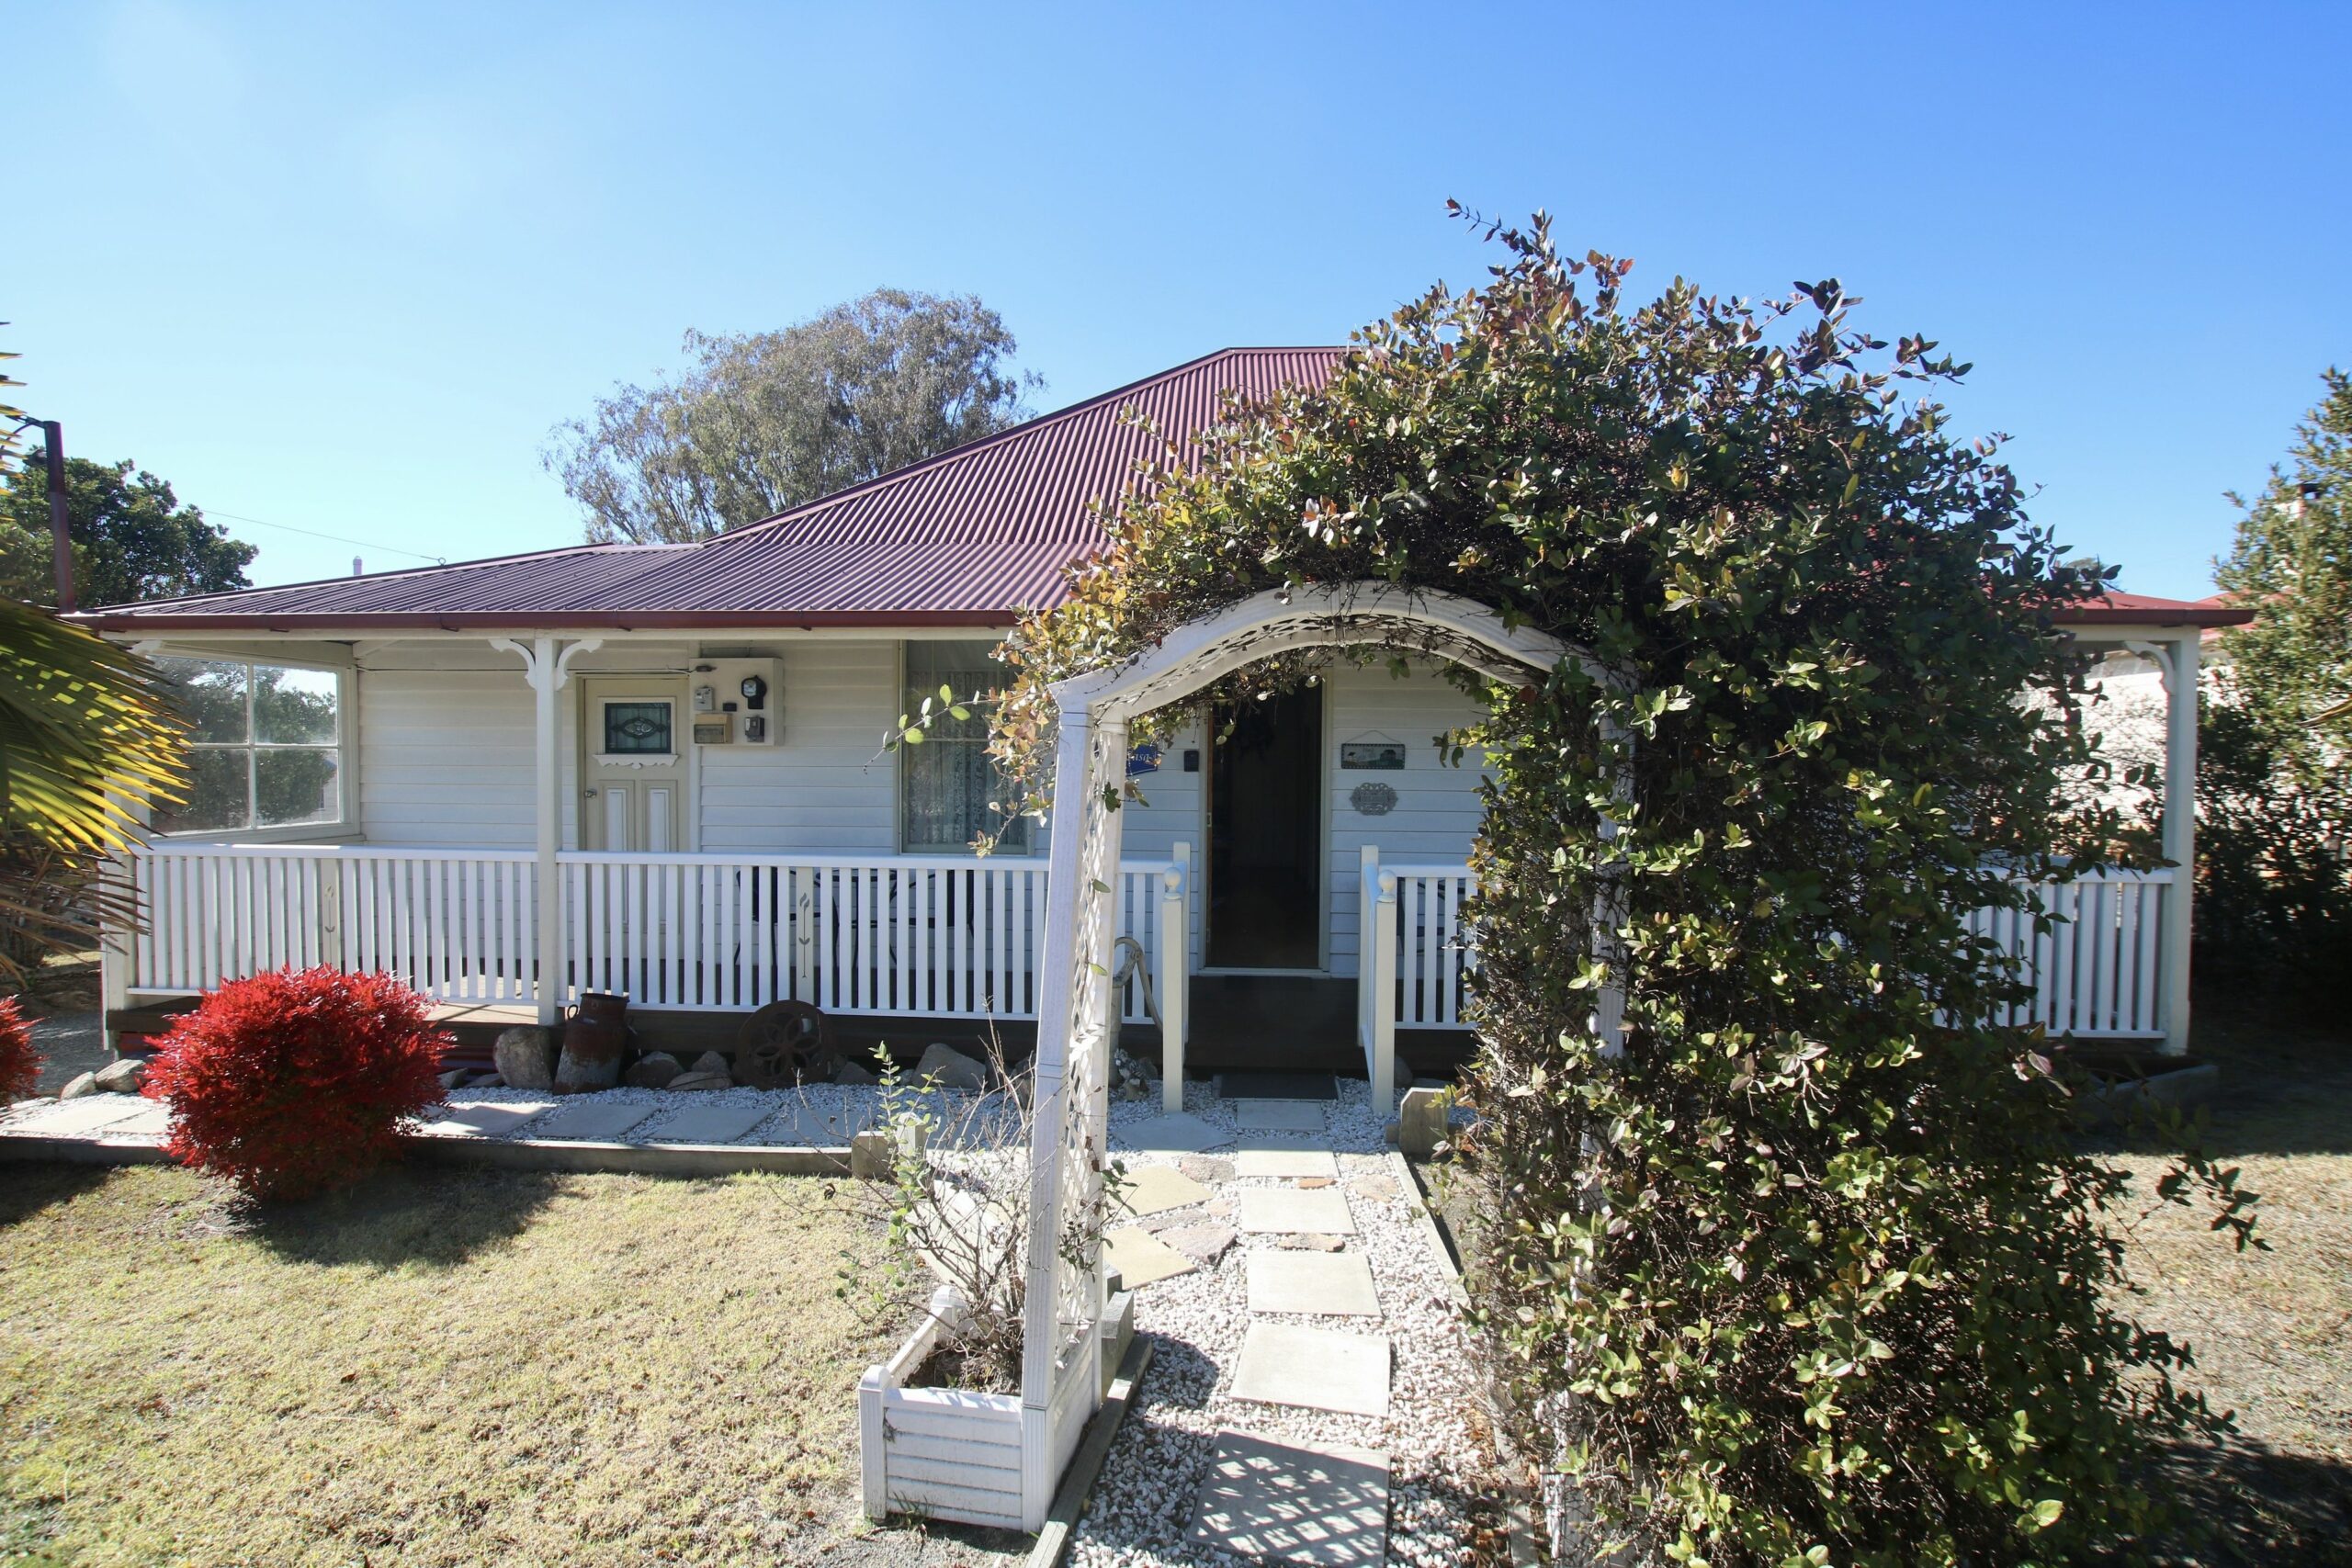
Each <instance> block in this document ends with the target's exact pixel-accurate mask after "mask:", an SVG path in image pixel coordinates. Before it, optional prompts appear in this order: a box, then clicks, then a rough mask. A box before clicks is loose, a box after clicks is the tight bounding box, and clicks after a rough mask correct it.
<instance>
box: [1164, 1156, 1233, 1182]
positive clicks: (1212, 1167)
mask: <svg viewBox="0 0 2352 1568" xmlns="http://www.w3.org/2000/svg"><path fill="white" fill-rule="evenodd" d="M1176 1168H1177V1169H1179V1170H1181V1171H1182V1172H1183V1173H1184V1174H1185V1175H1187V1176H1189V1177H1191V1178H1192V1179H1193V1180H1195V1181H1230V1180H1232V1179H1233V1169H1234V1166H1233V1162H1232V1161H1231V1160H1229V1159H1220V1158H1218V1157H1217V1156H1215V1155H1186V1156H1184V1157H1183V1158H1182V1159H1180V1160H1178V1161H1177V1162H1176Z"/></svg>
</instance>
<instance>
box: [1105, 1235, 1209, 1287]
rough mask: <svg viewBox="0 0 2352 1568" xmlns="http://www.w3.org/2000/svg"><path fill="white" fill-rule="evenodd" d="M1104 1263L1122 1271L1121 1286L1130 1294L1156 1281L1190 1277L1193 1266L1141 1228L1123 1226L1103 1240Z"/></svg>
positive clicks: (1120, 1272)
mask: <svg viewBox="0 0 2352 1568" xmlns="http://www.w3.org/2000/svg"><path fill="white" fill-rule="evenodd" d="M1103 1262H1104V1263H1105V1264H1107V1265H1108V1266H1109V1267H1111V1268H1113V1269H1117V1270H1118V1271H1119V1282H1120V1283H1121V1284H1122V1285H1124V1286H1125V1288H1126V1289H1128V1290H1130V1291H1134V1290H1140V1289H1141V1288H1142V1287H1144V1286H1146V1285H1148V1284H1151V1283H1153V1282H1154V1281H1155V1280H1168V1279H1173V1278H1174V1277H1175V1276H1177V1275H1179V1274H1189V1273H1191V1272H1192V1271H1193V1268H1194V1264H1193V1260H1192V1259H1191V1258H1187V1257H1185V1256H1184V1254H1182V1253H1181V1252H1179V1251H1177V1250H1176V1249H1175V1248H1174V1247H1170V1246H1169V1245H1168V1244H1167V1243H1166V1242H1164V1241H1162V1240H1160V1239H1159V1237H1158V1236H1156V1235H1152V1234H1151V1233H1150V1232H1149V1231H1148V1230H1146V1229H1144V1228H1143V1227H1142V1226H1141V1225H1122V1226H1121V1227H1120V1228H1119V1229H1117V1230H1114V1231H1110V1232H1106V1233H1105V1234H1104V1235H1103Z"/></svg>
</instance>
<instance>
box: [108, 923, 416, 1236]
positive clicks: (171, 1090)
mask: <svg viewBox="0 0 2352 1568" xmlns="http://www.w3.org/2000/svg"><path fill="white" fill-rule="evenodd" d="M430 1008H431V1004H430V1003H429V1002H427V1001H426V1000H425V998H423V997H421V996H419V995H418V994H417V993H416V992H414V991H413V990H411V989H409V988H408V987H406V986H404V985H402V984H401V983H400V982H399V981H398V980H395V979H393V978H392V977H391V976H389V975H346V974H345V973H343V972H342V971H341V970H337V969H324V968H321V969H304V970H300V971H299V972H298V971H294V970H284V969H281V970H278V971H277V972H276V973H273V974H268V975H257V976H254V978H252V979H250V980H232V981H229V982H228V983H226V984H224V985H223V986H222V987H220V989H219V990H217V991H214V992H212V993H210V994H209V995H208V996H207V997H205V998H204V999H203V1001H202V1002H200V1003H199V1004H198V1007H197V1009H196V1010H195V1011H194V1012H191V1013H187V1014H185V1015H184V1016H182V1017H181V1018H180V1019H179V1020H178V1021H176V1023H175V1025H174V1027H173V1029H172V1032H171V1033H169V1034H168V1035H165V1036H164V1041H163V1044H162V1048H161V1049H160V1051H159V1052H158V1053H157V1055H156V1056H155V1058H154V1060H153V1062H151V1063H150V1064H149V1065H148V1070H147V1081H146V1087H145V1092H146V1093H147V1094H148V1095H149V1096H151V1097H153V1098H157V1099H164V1098H168V1099H169V1100H170V1101H171V1106H172V1134H171V1144H170V1148H171V1152H172V1155H173V1156H174V1157H175V1158H176V1159H178V1160H180V1161H181V1162H182V1163H183V1164H187V1165H192V1166H195V1167H197V1168H199V1169H203V1170H208V1171H210V1172H212V1173H213V1174H214V1175H216V1176H224V1177H226V1178H228V1179H230V1180H231V1181H233V1182H235V1183H236V1184H237V1185H238V1186H239V1187H241V1188H243V1190H245V1191H247V1192H249V1193H252V1194H253V1195H254V1196H255V1197H260V1198H274V1199H284V1198H304V1197H309V1196H311V1194H313V1193H316V1192H321V1191H323V1190H326V1189H328V1188H331V1187H339V1186H342V1185H343V1184H345V1183H346V1182H349V1181H353V1180H356V1179H358V1178H359V1177H360V1176H362V1175H364V1174H366V1172H367V1171H368V1170H369V1169H370V1168H373V1167H374V1166H375V1165H377V1164H378V1163H379V1162H380V1161H381V1160H382V1159H383V1158H384V1157H385V1156H388V1155H390V1154H392V1153H393V1152H395V1151H396V1150H397V1149H398V1147H399V1141H400V1135H401V1134H402V1133H404V1132H408V1131H410V1130H412V1129H413V1127H414V1126H415V1124H416V1117H417V1113H418V1112H419V1111H423V1110H424V1108H425V1107H426V1106H428V1105H431V1104H433V1103H435V1101H436V1100H439V1099H440V1098H441V1086H440V1084H439V1082H438V1081H436V1079H435V1073H436V1071H437V1070H438V1068H439V1065H440V1056H441V1053H442V1052H444V1051H445V1050H447V1048H448V1047H449V1046H450V1045H451V1044H452V1043H454V1042H453V1041H452V1039H451V1038H450V1036H449V1034H448V1033H447V1031H444V1030H439V1029H435V1028H434V1027H433V1026H432V1024H431V1022H430V1021H429V1018H430V1012H429V1010H430Z"/></svg>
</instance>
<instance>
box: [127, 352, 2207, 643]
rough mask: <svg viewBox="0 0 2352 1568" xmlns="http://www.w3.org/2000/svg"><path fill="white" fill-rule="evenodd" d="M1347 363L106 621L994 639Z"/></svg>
mask: <svg viewBox="0 0 2352 1568" xmlns="http://www.w3.org/2000/svg"><path fill="white" fill-rule="evenodd" d="M1346 352H1347V351H1346V350H1344V349H1339V348H1228V349H1225V350H1223V351H1221V352H1219V353H1216V354H1211V355H1205V356H1204V357H1202V358H1199V359H1195V360H1193V361H1192V362H1191V363H1189V364H1186V365H1180V366H1178V367H1175V368H1174V369H1172V370H1167V371H1162V372H1161V373H1160V374H1159V375H1157V376H1153V377H1150V378H1148V379H1145V380H1142V381H1137V382H1136V383H1134V384H1133V385H1132V386H1126V387H1121V388H1119V389H1116V390H1114V391H1110V392H1105V393H1103V395H1102V396H1101V397H1097V398H1090V399H1088V400H1086V401H1085V402H1082V403H1078V404H1075V405H1074V406H1072V407H1069V408H1067V409H1063V410H1061V411H1060V412H1057V413H1050V414H1046V415H1045V416H1043V417H1042V418H1039V419H1034V420H1031V421H1030V422H1029V423H1026V424H1023V425H1018V426H1016V427H1014V428H1013V429H1012V430H1008V431H1005V432H1002V433H1001V434H996V435H991V436H989V437H987V438H986V439H984V440H980V441H975V442H973V443H971V444H970V445H968V446H959V447H957V448H956V449H955V450H954V451H952V452H944V453H942V454H941V455H940V456H938V457H933V458H930V459H928V460H926V461H924V462H921V463H917V464H914V465H912V466H911V467H910V468H900V469H899V470H898V471H897V472H895V473H890V474H885V475H883V476H882V477H881V478H880V479H873V480H871V481H869V482H867V483H865V484H862V485H857V486H854V488H852V489H849V490H845V491H840V492H839V493H837V494H834V495H830V496H826V497H825V498H823V499H822V500H820V501H814V502H809V504H807V505H805V506H799V507H795V508H794V509H793V510H791V511H789V512H786V513H779V514H778V515H776V516H775V517H771V518H768V519H766V520H765V521H763V522H760V523H754V524H752V525H750V526H748V527H743V528H738V529H735V530H733V531H732V532H730V533H727V534H722V535H720V536H718V537H717V538H714V539H707V540H704V541H702V542H701V543H699V544H692V545H575V546H571V547H567V548H561V549H553V550H539V551H535V552H532V553H530V554H527V555H517V556H502V557H498V558H492V559H489V560H479V561H460V562H458V563H457V564H456V565H453V566H442V567H424V568H419V569H417V570H410V571H389V572H379V573H377V574H375V575H373V576H369V577H353V578H331V579H328V580H326V581H320V582H305V583H297V584H292V585H289V586H287V587H281V588H253V589H247V590H245V591H243V592H237V593H215V594H209V595H205V596H201V597H197V598H188V599H167V600H154V601H150V602H148V603H145V604H125V605H112V606H107V607H105V608H101V609H97V610H94V611H92V612H90V613H89V615H88V616H87V619H89V620H90V621H91V622H92V623H94V624H96V625H97V626H101V627H103V628H105V629H107V630H110V631H127V632H144V633H147V634H149V635H155V634H158V633H161V632H164V631H166V630H185V631H209V630H230V629H239V628H246V629H250V628H281V629H286V630H296V629H311V628H315V629H319V630H329V629H333V628H336V627H352V628H367V627H382V628H387V629H390V628H396V627H401V626H408V627H448V628H453V629H454V628H460V627H469V628H470V627H479V628H485V629H486V628H491V627H509V628H525V627H535V626H540V627H593V626H622V627H632V626H644V627H654V626H919V625H949V626H1005V625H1009V624H1011V622H1012V619H1013V616H1014V614H1015V612H1016V611H1018V610H1020V609H1023V608H1024V607H1030V606H1036V605H1043V604H1052V603H1054V602H1055V601H1057V600H1058V599H1059V598H1060V597H1061V594H1062V592H1063V585H1062V571H1063V569H1064V568H1066V567H1067V566H1069V564H1070V563H1071V562H1073V561H1076V560H1079V559H1081V558H1084V557H1085V556H1086V555H1088V554H1089V553H1091V552H1092V551H1093V550H1095V549H1098V548H1100V547H1101V546H1102V544H1103V533H1102V529H1101V527H1100V526H1099V525H1097V523H1096V521H1095V519H1094V516H1093V514H1092V513H1091V503H1092V502H1097V501H1104V502H1107V501H1109V500H1111V499H1112V498H1113V497H1114V496H1116V495H1117V494H1118V493H1119V492H1120V491H1121V490H1123V489H1124V488H1125V486H1126V484H1127V482H1128V480H1129V479H1131V478H1133V476H1134V473H1135V468H1136V463H1137V461H1138V460H1139V459H1142V458H1145V457H1151V456H1155V455H1156V453H1157V446H1156V444H1155V441H1154V438H1153V437H1152V436H1151V435H1149V434H1147V433H1146V432H1144V431H1143V430H1140V429H1138V428H1136V426H1135V425H1133V424H1132V423H1128V422H1127V420H1126V419H1125V412H1126V411H1127V410H1129V409H1134V410H1136V411H1137V412H1140V413H1142V414H1144V415H1146V416H1147V417H1148V418H1149V419H1150V420H1151V421H1152V423H1154V424H1155V425H1156V426H1157V427H1158V429H1159V432H1160V434H1163V435H1166V436H1172V437H1182V436H1184V435H1189V434H1193V433H1194V432H1197V431H1200V430H1203V429H1205V428H1206V427H1207V426H1208V425H1209V424H1210V423H1212V422H1214V421H1215V420H1216V416H1217V412H1218V408H1219V404H1220V402H1221V400H1223V398H1224V396H1225V394H1226V393H1227V392H1232V391H1238V392H1241V393H1244V394H1247V395H1250V396H1252V397H1262V396H1264V395H1266V394H1268V393H1270V392H1272V391H1273V390H1275V389H1277V388H1280V387H1282V386H1284V385H1300V386H1320V385H1322V383H1323V382H1324V381H1325V380H1327V379H1329V377H1330V374H1331V371H1332V369H1333V367H1336V366H1337V365H1338V364H1339V363H1340V359H1341V358H1342V357H1343V356H1344V355H1345V354H1346ZM2252 618H2253V616H2252V615H2251V614H2250V613H2249V612H2246V611H2244V610H2237V609H2232V608H2230V607H2228V606H2226V605H2223V604H2220V603H2218V602H2217V601H2214V600H2202V601H2199V602H2198V603H2195V604H2189V603H2186V602H2183V601H2180V600H2176V599H2154V598H2150V597H2148V596H2147V595H2145V594H2138V593H2110V594H2109V595H2108V596H2107V597H2106V599H2105V600H2103V601H2101V602H2099V603H2097V604H2088V605H2084V606H2081V607H2079V608H2076V609H2073V610H2068V611H2064V612H2062V613H2061V614H2060V615H2059V616H2058V619H2060V620H2062V621H2067V622H2073V623H2075V624H2079V625H2098V624H2120V623H2124V622H2143V623H2144V622H2151V621H2154V622H2162V623H2165V624H2169V625H2178V626H2235V625H2239V624H2242V623H2243V622H2245V621H2248V620H2251V619H2252Z"/></svg>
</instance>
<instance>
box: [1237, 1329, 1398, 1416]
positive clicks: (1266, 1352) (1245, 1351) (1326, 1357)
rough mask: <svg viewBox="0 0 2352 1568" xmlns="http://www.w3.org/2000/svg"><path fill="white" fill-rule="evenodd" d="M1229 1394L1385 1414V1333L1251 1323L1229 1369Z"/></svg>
mask: <svg viewBox="0 0 2352 1568" xmlns="http://www.w3.org/2000/svg"><path fill="white" fill-rule="evenodd" d="M1233 1397H1234V1398H1236V1399H1250V1400H1255V1401H1257V1402H1258V1403H1259V1404H1293V1405H1297V1406H1299V1407H1300V1408H1302V1409H1306V1410H1339V1411H1345V1412H1347V1413H1348V1414H1350V1415H1354V1416H1386V1415H1387V1414H1388V1337H1387V1336H1386V1335H1385V1334H1342V1333H1340V1331H1338V1330H1337V1329H1331V1328H1302V1327H1298V1326H1296V1325H1292V1324H1287V1323H1252V1324H1251V1325H1250V1331H1249V1333H1248V1334H1246V1335H1244V1336H1243V1337H1242V1340H1241V1359H1240V1360H1239V1361H1238V1363H1237V1364H1236V1365H1235V1367H1234V1369H1233Z"/></svg>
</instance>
